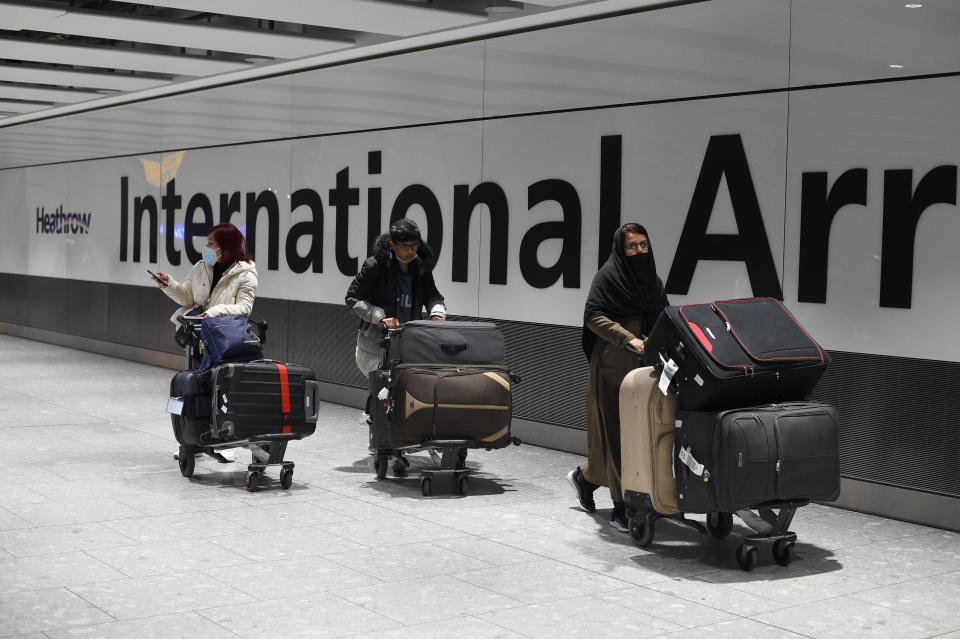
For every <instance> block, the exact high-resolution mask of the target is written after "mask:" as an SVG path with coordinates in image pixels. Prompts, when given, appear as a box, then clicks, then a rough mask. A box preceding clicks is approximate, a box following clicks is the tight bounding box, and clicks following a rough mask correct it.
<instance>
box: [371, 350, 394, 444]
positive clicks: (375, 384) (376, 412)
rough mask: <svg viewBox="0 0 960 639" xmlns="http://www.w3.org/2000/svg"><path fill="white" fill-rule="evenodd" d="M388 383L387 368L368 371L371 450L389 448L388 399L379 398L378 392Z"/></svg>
mask: <svg viewBox="0 0 960 639" xmlns="http://www.w3.org/2000/svg"><path fill="white" fill-rule="evenodd" d="M389 383H390V371H389V370H381V369H378V370H375V371H372V372H371V373H370V394H369V395H368V399H367V401H368V405H367V415H369V419H370V445H369V448H370V450H371V451H384V452H387V451H389V450H391V448H392V447H391V445H390V434H389V423H388V421H387V408H388V407H389V405H390V400H389V398H388V399H380V393H381V391H383V390H384V389H386V388H387V387H388V384H389Z"/></svg>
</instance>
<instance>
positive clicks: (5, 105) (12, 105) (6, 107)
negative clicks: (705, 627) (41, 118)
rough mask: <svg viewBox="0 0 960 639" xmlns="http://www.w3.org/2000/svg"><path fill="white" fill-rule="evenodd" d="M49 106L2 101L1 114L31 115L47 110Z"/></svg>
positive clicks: (0, 103) (0, 102)
mask: <svg viewBox="0 0 960 639" xmlns="http://www.w3.org/2000/svg"><path fill="white" fill-rule="evenodd" d="M48 106H50V105H49V104H31V103H29V102H12V101H10V100H0V113H31V112H33V111H39V110H40V109H46V108H47V107H48Z"/></svg>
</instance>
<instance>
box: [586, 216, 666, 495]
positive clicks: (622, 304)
mask: <svg viewBox="0 0 960 639" xmlns="http://www.w3.org/2000/svg"><path fill="white" fill-rule="evenodd" d="M641 229H643V227H641ZM641 232H642V233H643V234H644V235H646V236H647V241H648V242H649V241H650V235H649V234H648V233H647V232H646V229H643V230H642V231H641ZM613 241H614V244H613V251H612V252H611V254H610V257H609V258H608V259H607V261H606V262H605V263H604V265H603V266H602V267H601V268H600V270H599V271H598V272H597V275H596V276H595V277H594V278H593V283H592V284H591V286H590V293H589V295H588V296H587V302H586V305H585V308H584V314H583V315H584V326H583V333H582V335H583V338H582V345H583V349H584V353H585V354H586V355H587V357H588V358H589V360H590V375H589V385H588V388H587V464H586V465H585V466H584V467H583V469H582V472H583V476H584V477H585V478H586V479H587V481H589V482H591V483H594V484H598V485H601V486H607V487H608V488H609V489H610V497H611V499H612V500H613V501H614V502H622V501H623V489H622V487H621V482H620V473H621V470H620V384H621V382H622V381H623V378H624V377H625V376H626V374H627V373H629V372H630V371H631V370H633V369H634V368H636V367H638V366H641V365H642V364H641V362H640V360H639V359H638V358H637V357H635V356H634V355H633V354H631V353H628V352H627V351H626V350H624V348H623V347H624V346H625V344H624V343H623V342H624V341H625V340H627V337H626V336H625V333H628V334H630V335H633V336H635V337H641V336H645V335H646V334H647V333H648V332H649V331H650V329H651V328H652V327H653V324H654V322H655V321H656V319H657V316H658V315H659V314H660V312H661V311H662V310H663V309H664V308H666V306H667V305H668V301H667V297H666V295H665V294H664V291H663V284H662V282H661V281H660V279H659V278H658V277H657V272H656V263H655V261H654V258H653V248H652V242H651V249H650V251H649V252H648V253H647V254H646V255H645V259H639V260H632V261H631V260H630V258H628V257H627V256H626V254H625V253H624V251H623V231H622V229H618V230H617V232H616V233H615V234H614V240H613ZM591 321H593V326H594V328H596V329H597V330H599V331H600V333H601V335H602V336H603V338H602V339H598V337H599V336H598V335H597V333H595V332H594V331H593V330H591V329H590V328H588V324H590V323H591ZM611 322H616V323H618V324H619V325H620V326H619V327H616V326H611Z"/></svg>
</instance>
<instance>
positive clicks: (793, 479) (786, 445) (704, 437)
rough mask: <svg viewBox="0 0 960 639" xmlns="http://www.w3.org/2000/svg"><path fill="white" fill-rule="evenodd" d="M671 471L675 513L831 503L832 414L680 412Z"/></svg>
mask: <svg viewBox="0 0 960 639" xmlns="http://www.w3.org/2000/svg"><path fill="white" fill-rule="evenodd" d="M674 469H675V472H676V477H677V502H678V504H679V508H680V510H681V511H683V512H689V513H710V512H727V513H732V512H736V511H738V510H741V509H745V508H754V507H756V506H758V505H760V504H764V503H769V502H781V501H789V500H798V499H811V500H817V501H833V500H835V499H836V498H837V496H838V495H839V492H840V461H839V451H838V444H837V413H836V411H835V410H834V408H833V407H832V406H829V405H828V404H823V403H818V402H790V403H785V404H769V405H764V406H754V407H751V408H739V409H734V410H726V411H720V412H702V411H684V410H681V411H679V412H678V413H677V429H676V455H675V458H674Z"/></svg>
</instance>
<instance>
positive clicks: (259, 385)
mask: <svg viewBox="0 0 960 639" xmlns="http://www.w3.org/2000/svg"><path fill="white" fill-rule="evenodd" d="M212 387H213V396H214V401H213V404H212V408H214V410H215V413H214V417H213V420H212V424H211V427H212V429H213V432H214V433H215V434H216V436H217V437H219V438H220V439H223V440H231V439H246V438H249V437H256V436H258V435H270V434H281V433H283V434H292V435H299V436H301V437H307V436H308V435H312V434H313V432H314V431H315V430H316V428H317V399H318V390H319V386H318V385H317V382H316V374H315V373H314V372H313V370H311V369H309V368H306V367H304V366H297V365H296V364H281V363H280V362H272V361H259V362H245V363H230V364H223V365H222V366H218V367H216V368H214V369H213V370H212Z"/></svg>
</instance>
